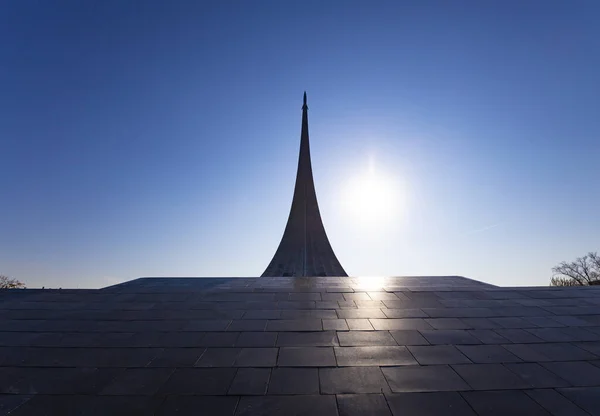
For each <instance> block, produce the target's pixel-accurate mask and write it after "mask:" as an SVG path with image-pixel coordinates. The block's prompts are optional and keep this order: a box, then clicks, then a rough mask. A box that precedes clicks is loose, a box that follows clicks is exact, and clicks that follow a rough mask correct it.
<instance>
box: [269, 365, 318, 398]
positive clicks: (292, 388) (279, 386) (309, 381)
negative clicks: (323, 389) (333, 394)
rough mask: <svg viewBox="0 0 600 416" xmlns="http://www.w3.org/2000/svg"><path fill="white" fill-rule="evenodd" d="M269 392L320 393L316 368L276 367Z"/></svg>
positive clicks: (272, 373)
mask: <svg viewBox="0 0 600 416" xmlns="http://www.w3.org/2000/svg"><path fill="white" fill-rule="evenodd" d="M267 394H284V395H285V394H319V373H318V370H317V369H316V368H285V367H279V368H274V369H273V370H272V371H271V381H270V383H269V389H268V392H267Z"/></svg>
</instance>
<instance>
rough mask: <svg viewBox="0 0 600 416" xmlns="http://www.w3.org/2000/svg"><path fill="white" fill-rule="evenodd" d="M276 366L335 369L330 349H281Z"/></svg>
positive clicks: (332, 353) (333, 355) (333, 357)
mask: <svg viewBox="0 0 600 416" xmlns="http://www.w3.org/2000/svg"><path fill="white" fill-rule="evenodd" d="M277 365H279V366H280V367H335V366H336V360H335V354H334V352H333V348H332V347H282V348H280V349H279V357H278V360H277Z"/></svg>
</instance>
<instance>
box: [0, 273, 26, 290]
mask: <svg viewBox="0 0 600 416" xmlns="http://www.w3.org/2000/svg"><path fill="white" fill-rule="evenodd" d="M0 289H25V284H24V283H22V282H19V281H18V280H17V279H11V278H10V277H8V276H4V275H0Z"/></svg>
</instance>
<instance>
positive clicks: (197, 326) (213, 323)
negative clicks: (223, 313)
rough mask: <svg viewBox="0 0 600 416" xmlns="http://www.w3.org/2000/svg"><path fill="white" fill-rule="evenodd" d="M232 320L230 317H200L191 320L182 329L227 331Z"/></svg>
mask: <svg viewBox="0 0 600 416" xmlns="http://www.w3.org/2000/svg"><path fill="white" fill-rule="evenodd" d="M230 323H231V320H229V319H204V320H202V319H198V320H194V321H189V322H188V323H187V324H185V325H184V326H183V327H182V328H181V329H182V330H183V331H200V332H203V331H225V330H226V329H227V327H228V326H229V324H230Z"/></svg>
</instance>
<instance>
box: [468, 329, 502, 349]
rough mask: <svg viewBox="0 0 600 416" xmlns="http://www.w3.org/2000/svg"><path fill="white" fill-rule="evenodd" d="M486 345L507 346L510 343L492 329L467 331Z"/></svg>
mask: <svg viewBox="0 0 600 416" xmlns="http://www.w3.org/2000/svg"><path fill="white" fill-rule="evenodd" d="M467 332H468V333H469V334H470V335H473V336H474V337H475V338H477V339H478V340H479V341H481V342H482V343H484V344H491V345H494V344H507V343H509V342H510V341H509V340H507V339H506V338H504V337H503V336H501V335H499V334H498V333H496V332H494V331H492V330H491V329H472V330H470V331H467Z"/></svg>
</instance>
